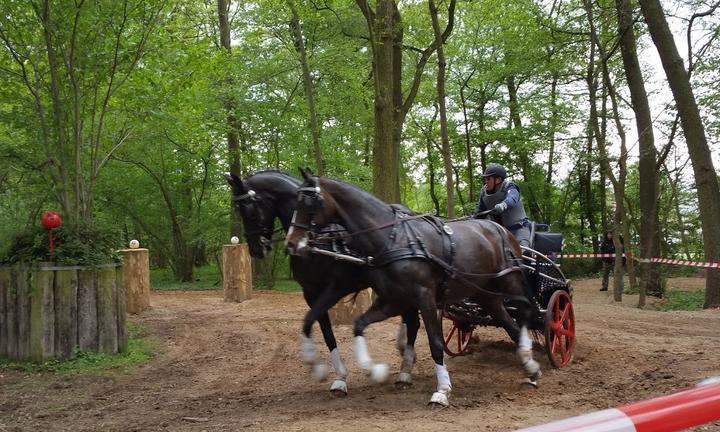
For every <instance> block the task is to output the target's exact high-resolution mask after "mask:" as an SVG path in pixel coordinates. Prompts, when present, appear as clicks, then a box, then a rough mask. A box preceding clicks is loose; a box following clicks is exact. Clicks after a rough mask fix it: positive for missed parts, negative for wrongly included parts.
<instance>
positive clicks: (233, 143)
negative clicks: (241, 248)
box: [217, 0, 242, 236]
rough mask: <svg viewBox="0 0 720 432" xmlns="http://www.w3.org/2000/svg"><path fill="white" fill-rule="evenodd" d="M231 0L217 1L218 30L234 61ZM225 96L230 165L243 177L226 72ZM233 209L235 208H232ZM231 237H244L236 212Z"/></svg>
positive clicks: (231, 83) (228, 56) (231, 82)
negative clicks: (230, 18) (230, 14)
mask: <svg viewBox="0 0 720 432" xmlns="http://www.w3.org/2000/svg"><path fill="white" fill-rule="evenodd" d="M230 3H231V1H230V0H217V10H218V29H219V31H220V47H221V49H222V50H223V51H224V52H225V58H226V59H228V60H230V59H232V45H231V41H230V20H229V18H228V15H229V13H230ZM225 73H226V78H225V86H226V93H225V96H224V99H225V101H224V104H225V111H226V115H227V148H228V165H229V166H230V172H231V173H232V174H235V175H236V176H240V175H242V173H241V167H240V139H239V137H238V129H239V125H238V120H237V114H236V113H235V99H234V98H233V96H232V88H233V86H234V85H235V82H234V80H233V79H232V73H231V72H230V71H226V72H225ZM231 208H234V207H232V206H231ZM230 235H233V236H242V222H241V217H240V215H239V214H238V213H237V212H236V211H231V212H230Z"/></svg>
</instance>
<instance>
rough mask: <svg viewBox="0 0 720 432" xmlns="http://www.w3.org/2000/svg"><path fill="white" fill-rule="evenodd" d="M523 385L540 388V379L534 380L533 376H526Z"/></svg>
mask: <svg viewBox="0 0 720 432" xmlns="http://www.w3.org/2000/svg"><path fill="white" fill-rule="evenodd" d="M522 386H523V387H532V388H538V381H537V379H535V380H533V379H531V378H524V379H523V382H522Z"/></svg>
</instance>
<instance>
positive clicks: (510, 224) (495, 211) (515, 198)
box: [473, 164, 530, 247]
mask: <svg viewBox="0 0 720 432" xmlns="http://www.w3.org/2000/svg"><path fill="white" fill-rule="evenodd" d="M482 176H483V179H484V181H485V186H483V188H482V191H480V199H479V200H478V204H477V207H476V208H475V212H474V213H473V217H475V218H478V217H481V216H480V214H481V213H483V212H485V211H487V210H490V211H491V212H490V214H491V215H492V216H493V218H494V219H495V220H496V222H498V223H499V224H500V225H502V226H504V227H505V228H507V229H508V231H510V232H511V233H513V235H514V236H515V238H517V240H518V242H519V243H520V245H521V246H527V247H529V246H530V221H529V220H528V218H527V215H526V214H525V207H524V206H523V202H522V198H521V197H520V188H518V186H517V185H516V184H515V183H513V182H511V181H509V180H507V172H506V171H505V167H503V166H502V165H498V164H489V165H488V166H487V168H486V169H485V172H484V173H483V175H482Z"/></svg>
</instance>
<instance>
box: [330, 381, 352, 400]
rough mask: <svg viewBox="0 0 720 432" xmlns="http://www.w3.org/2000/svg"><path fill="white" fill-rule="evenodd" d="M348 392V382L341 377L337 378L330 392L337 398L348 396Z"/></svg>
mask: <svg viewBox="0 0 720 432" xmlns="http://www.w3.org/2000/svg"><path fill="white" fill-rule="evenodd" d="M347 392H348V390H347V383H346V382H345V381H343V380H341V379H336V380H335V381H333V383H332V385H331V386H330V393H331V394H332V395H333V396H335V397H337V398H343V397H345V396H347Z"/></svg>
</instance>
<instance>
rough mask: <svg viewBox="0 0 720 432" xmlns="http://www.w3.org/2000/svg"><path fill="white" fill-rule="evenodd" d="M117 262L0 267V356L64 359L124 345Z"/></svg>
mask: <svg viewBox="0 0 720 432" xmlns="http://www.w3.org/2000/svg"><path fill="white" fill-rule="evenodd" d="M122 276H123V275H122V268H121V266H120V264H107V265H100V266H95V267H79V266H54V265H45V266H40V267H35V268H19V267H18V268H15V267H13V268H0V357H5V358H9V359H13V360H32V361H45V360H49V359H54V358H60V359H68V358H71V357H73V356H74V355H75V353H76V352H77V351H78V350H81V351H91V352H107V353H117V352H120V351H123V350H124V349H125V348H126V346H127V334H126V332H125V290H124V287H123V282H122Z"/></svg>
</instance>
